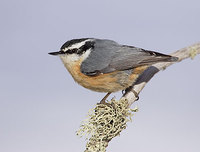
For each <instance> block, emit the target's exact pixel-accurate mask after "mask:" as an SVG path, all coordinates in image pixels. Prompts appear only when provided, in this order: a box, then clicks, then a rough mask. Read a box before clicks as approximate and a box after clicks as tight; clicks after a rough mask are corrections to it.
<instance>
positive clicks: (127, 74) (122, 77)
mask: <svg viewBox="0 0 200 152" xmlns="http://www.w3.org/2000/svg"><path fill="white" fill-rule="evenodd" d="M65 67H66V68H67V69H68V71H69V73H70V74H71V75H72V77H73V78H74V80H75V81H76V82H77V83H78V84H80V85H82V86H83V87H85V88H87V89H90V90H93V91H97V92H117V91H120V90H125V89H126V88H127V87H129V86H131V85H132V84H133V83H134V82H135V81H136V79H137V78H138V76H139V74H140V73H141V71H144V68H135V69H134V70H129V71H128V70H126V71H114V72H111V73H106V74H100V75H97V76H87V75H85V74H83V73H82V72H81V71H80V65H79V64H78V63H77V64H74V65H73V66H70V65H67V64H65Z"/></svg>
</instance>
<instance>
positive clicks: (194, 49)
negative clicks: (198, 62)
mask: <svg viewBox="0 0 200 152" xmlns="http://www.w3.org/2000/svg"><path fill="white" fill-rule="evenodd" d="M196 55H197V48H195V47H191V48H190V57H191V59H194V57H195V56H196Z"/></svg>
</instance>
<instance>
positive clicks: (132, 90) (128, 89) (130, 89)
mask: <svg viewBox="0 0 200 152" xmlns="http://www.w3.org/2000/svg"><path fill="white" fill-rule="evenodd" d="M129 91H131V92H133V93H134V95H135V97H136V98H137V99H136V101H137V100H139V95H138V93H137V92H136V91H135V90H134V89H133V86H130V87H128V88H126V89H125V93H124V94H123V96H125V95H126V94H127V93H128V92H129Z"/></svg>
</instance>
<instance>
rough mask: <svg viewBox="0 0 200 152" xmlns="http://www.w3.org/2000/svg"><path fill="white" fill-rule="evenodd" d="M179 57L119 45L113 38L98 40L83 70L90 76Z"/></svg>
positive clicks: (82, 67)
mask: <svg viewBox="0 0 200 152" xmlns="http://www.w3.org/2000/svg"><path fill="white" fill-rule="evenodd" d="M177 59H178V58H176V57H172V56H170V55H165V54H161V53H158V52H154V51H148V50H144V49H141V48H137V47H133V46H125V45H119V44H118V43H116V42H114V41H111V40H100V39H98V40H96V42H95V47H94V50H93V51H92V52H91V54H90V55H89V57H88V58H87V59H86V60H85V61H83V63H82V65H81V71H82V72H83V73H84V74H86V75H88V76H96V75H99V74H100V73H110V72H113V71H116V70H118V71H122V70H128V69H132V68H135V67H139V66H143V65H152V64H154V63H157V62H172V61H176V60H177Z"/></svg>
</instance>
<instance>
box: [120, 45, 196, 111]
mask: <svg viewBox="0 0 200 152" xmlns="http://www.w3.org/2000/svg"><path fill="white" fill-rule="evenodd" d="M197 54H200V42H199V43H196V44H193V45H191V46H189V47H185V48H183V49H180V50H178V51H176V52H174V53H172V54H171V55H172V56H175V57H178V58H179V60H178V62H180V61H182V60H184V59H187V58H192V59H193V58H194V57H195V56H196V55H197ZM174 63H177V62H162V63H157V64H154V65H152V66H151V67H149V68H148V69H147V70H145V71H144V73H143V74H142V75H141V76H140V77H139V78H138V80H137V82H136V83H135V84H134V85H133V88H132V91H131V90H130V91H128V92H126V95H125V96H123V97H122V98H126V99H127V100H128V103H129V107H130V106H131V105H132V104H133V103H134V102H135V101H136V100H137V99H138V97H137V96H136V94H139V93H140V92H141V91H142V89H143V88H144V87H145V85H146V84H147V83H148V81H149V80H150V79H151V78H152V77H153V76H154V75H155V74H156V73H158V72H159V71H161V70H164V69H166V68H167V67H168V66H170V65H172V64H174ZM135 92H136V93H135Z"/></svg>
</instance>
